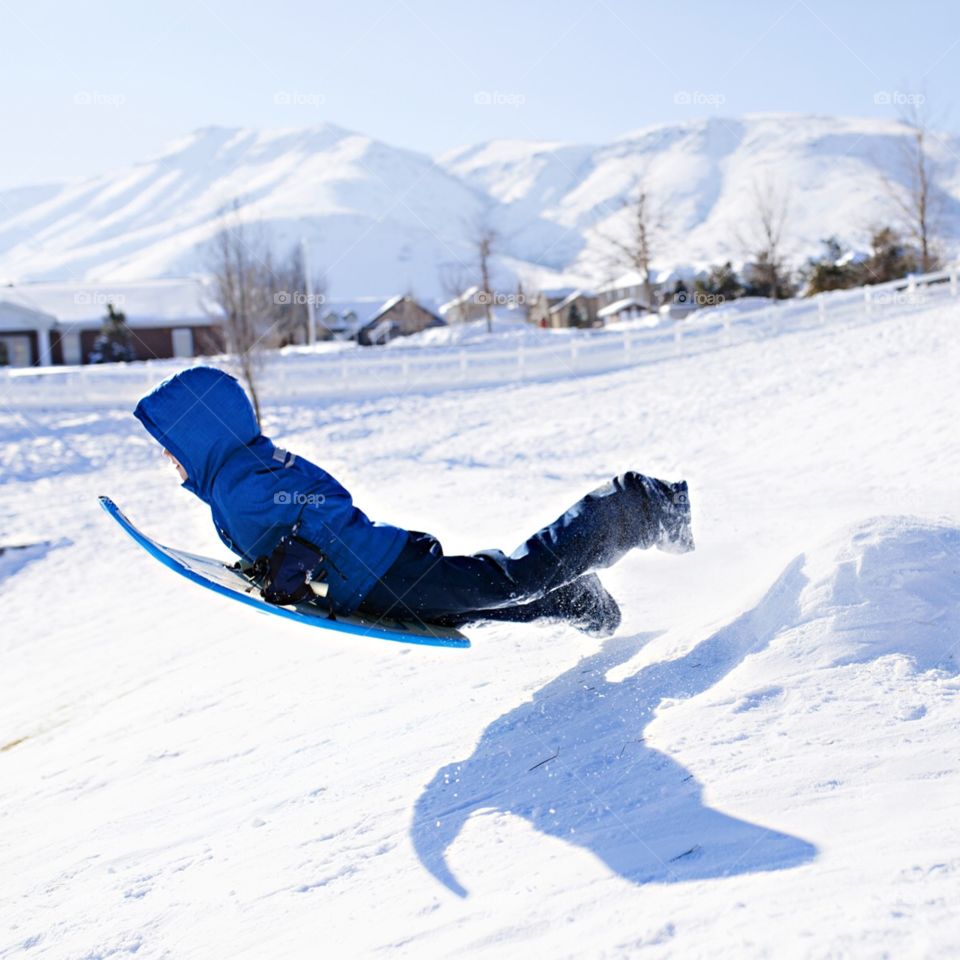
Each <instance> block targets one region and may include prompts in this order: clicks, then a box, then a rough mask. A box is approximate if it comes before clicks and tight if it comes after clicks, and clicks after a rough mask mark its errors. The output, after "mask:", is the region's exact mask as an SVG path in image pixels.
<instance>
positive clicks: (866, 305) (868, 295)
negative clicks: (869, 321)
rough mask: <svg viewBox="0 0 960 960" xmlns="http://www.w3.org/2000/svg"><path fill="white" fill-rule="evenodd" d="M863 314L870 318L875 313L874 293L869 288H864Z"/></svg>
mask: <svg viewBox="0 0 960 960" xmlns="http://www.w3.org/2000/svg"><path fill="white" fill-rule="evenodd" d="M863 312H864V313H865V314H866V315H867V316H868V317H869V316H870V314H871V313H872V312H873V291H872V290H871V289H870V288H869V287H864V288H863Z"/></svg>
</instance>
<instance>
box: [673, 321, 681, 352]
mask: <svg viewBox="0 0 960 960" xmlns="http://www.w3.org/2000/svg"><path fill="white" fill-rule="evenodd" d="M682 340H683V328H682V327H681V326H680V321H679V320H674V321H673V345H674V347H675V348H676V350H677V353H679V352H680V350H681V341H682Z"/></svg>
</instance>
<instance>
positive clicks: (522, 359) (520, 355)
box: [517, 343, 526, 380]
mask: <svg viewBox="0 0 960 960" xmlns="http://www.w3.org/2000/svg"><path fill="white" fill-rule="evenodd" d="M525 365H526V356H525V355H524V350H523V344H522V343H521V344H520V346H519V347H517V373H518V374H519V376H520V379H521V380H522V379H523V375H524V367H525Z"/></svg>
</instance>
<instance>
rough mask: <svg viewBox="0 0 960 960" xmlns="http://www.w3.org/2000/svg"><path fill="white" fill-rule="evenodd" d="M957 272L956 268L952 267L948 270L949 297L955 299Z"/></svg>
mask: <svg viewBox="0 0 960 960" xmlns="http://www.w3.org/2000/svg"><path fill="white" fill-rule="evenodd" d="M957 272H958V268H957V267H956V266H954V267H953V268H952V269H951V270H950V296H951V297H955V296H956V295H957Z"/></svg>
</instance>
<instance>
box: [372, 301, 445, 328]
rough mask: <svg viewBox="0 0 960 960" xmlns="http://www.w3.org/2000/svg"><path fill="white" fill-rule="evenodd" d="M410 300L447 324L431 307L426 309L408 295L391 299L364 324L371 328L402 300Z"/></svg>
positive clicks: (439, 321) (435, 318) (437, 319)
mask: <svg viewBox="0 0 960 960" xmlns="http://www.w3.org/2000/svg"><path fill="white" fill-rule="evenodd" d="M406 299H410V300H412V301H413V302H414V303H415V304H416V305H417V306H418V307H419V308H420V309H421V310H423V311H425V312H426V313H429V314H430V316H431V317H433V318H434V320H436V321H437V322H438V323H442V324H446V321H445V320H444V319H443V317H438V316H437V315H436V314H435V313H434V312H433V311H432V310H431V309H430V308H429V307H425V306H424V305H423V304H422V303H420V301H419V300H414V299H413V297H407V296H406V294H403V293H400V294H397V296H395V297H391V298H390V299H389V300H387V301H386V303H384V304H383V305H382V306H381V307H380V309H379V310H377V312H376V313H374V315H373V316H372V317H370V319H369V320H367V322H366V323H365V324H364V326H366V327H370V326H371V325H372V324H374V323H376V322H377V320H379V319H380V318H381V317H382V316H383V315H384V314H385V313H387V312H388V311H390V310H392V309H393V308H394V307H395V306H396V305H397V304H398V303H399V302H400V301H401V300H406Z"/></svg>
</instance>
